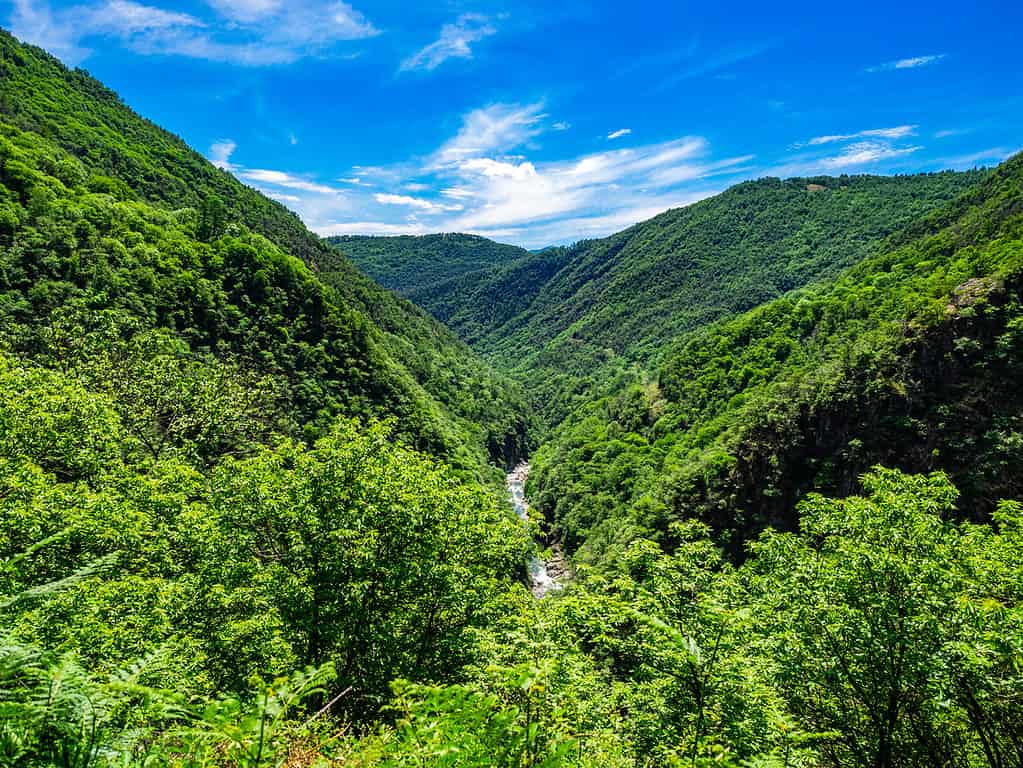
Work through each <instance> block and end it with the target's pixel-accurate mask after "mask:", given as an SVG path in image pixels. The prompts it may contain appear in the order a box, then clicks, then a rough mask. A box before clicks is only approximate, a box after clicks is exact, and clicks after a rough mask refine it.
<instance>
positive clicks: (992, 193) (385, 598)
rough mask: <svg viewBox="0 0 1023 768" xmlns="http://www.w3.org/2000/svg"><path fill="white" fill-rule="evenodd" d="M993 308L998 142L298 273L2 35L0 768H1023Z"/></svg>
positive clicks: (261, 217) (1013, 440)
mask: <svg viewBox="0 0 1023 768" xmlns="http://www.w3.org/2000/svg"><path fill="white" fill-rule="evenodd" d="M419 245H422V246H423V248H424V252H423V253H422V255H421V258H422V259H423V265H424V267H423V269H421V270H417V269H416V264H417V261H416V259H417V258H420V257H419V256H417V253H418V251H417V248H418V247H419ZM399 246H400V247H399ZM449 246H450V247H451V248H452V252H451V254H452V255H451V258H450V262H449V263H448V262H445V254H446V253H447V250H446V249H447V248H448V247H449ZM345 254H348V255H351V257H352V258H353V259H356V260H357V262H358V263H360V264H363V261H362V260H364V259H366V260H370V259H371V260H374V263H376V266H374V267H373V268H372V269H370V267H368V266H366V269H367V271H369V272H370V274H371V275H373V274H376V275H377V276H379V277H380V279H381V280H382V281H384V282H385V284H386V283H387V282H388V281H391V280H393V281H395V282H392V283H391V285H392V286H393V287H395V288H398V289H399V290H400V292H401V293H402V294H403V295H404V296H415V297H417V300H418V301H420V302H421V303H422V307H416V306H414V305H413V304H412V303H410V302H409V301H407V300H405V299H403V298H399V297H397V296H395V295H394V294H392V293H390V292H388V291H387V290H386V289H385V288H384V287H381V286H379V285H377V284H376V283H375V282H373V280H372V279H370V277H365V276H363V275H362V274H361V273H360V272H359V271H358V270H357V269H356V267H355V266H353V265H352V263H351V262H350V261H348V259H347V258H346V256H345ZM390 255H393V256H394V261H393V262H388V258H389V256H390ZM427 266H429V268H427ZM374 270H375V271H374ZM416 275H420V276H421V277H422V284H421V285H416V284H412V283H410V282H408V281H409V279H410V278H411V277H414V276H416ZM653 275H657V279H656V280H655V279H653V278H652V276H653ZM397 281H401V283H400V284H399V283H398V282H397ZM417 291H419V292H418V293H417ZM1021 300H1023V156H1018V157H1016V158H1013V159H1011V160H1009V161H1007V162H1006V163H1004V164H1003V165H1001V166H999V167H998V168H996V169H994V170H989V171H975V172H969V173H941V174H931V175H922V176H906V177H895V178H889V179H886V178H881V177H841V178H836V179H831V178H818V179H796V180H789V181H779V180H776V179H765V180H761V181H758V182H750V183H746V184H742V185H739V186H738V187H735V188H733V189H731V190H729V191H728V192H725V193H724V194H722V195H720V196H718V197H715V198H712V199H709V200H707V201H705V202H703V203H700V204H697V205H693V206H691V207H689V208H686V209H680V210H676V211H669V212H667V213H665V214H663V215H662V216H659V217H657V218H655V219H653V220H651V221H649V222H645V223H643V224H639V225H636V226H635V227H633V228H631V229H629V230H626V231H625V232H623V233H621V234H619V235H615V236H612V237H611V238H608V239H605V240H599V241H586V242H581V243H578V244H576V245H575V246H572V247H569V248H552V249H547V250H545V251H542V252H539V253H535V254H531V253H526V252H523V251H519V250H517V249H512V248H505V247H501V246H496V245H492V244H490V243H489V241H485V240H483V239H482V238H468V237H460V236H438V237H434V238H427V239H425V240H419V239H411V238H409V239H403V240H401V241H395V240H392V239H386V240H378V241H374V240H372V239H370V240H364V239H341V240H340V241H339V242H337V243H335V244H334V245H333V246H332V245H328V244H326V243H324V242H321V241H320V240H319V239H318V238H316V237H315V236H314V235H312V234H311V233H309V232H308V231H307V230H306V229H305V228H304V226H303V225H302V224H301V222H300V221H299V220H298V219H297V218H296V217H295V216H294V215H292V214H290V213H289V212H288V211H286V210H285V209H284V208H283V207H281V206H280V205H278V204H277V203H274V202H271V201H270V200H268V199H266V198H264V197H263V196H262V195H260V194H259V193H258V192H256V191H255V190H252V189H249V188H247V187H245V186H244V185H242V184H241V183H239V182H238V181H237V180H235V179H234V177H233V176H231V175H230V174H229V173H227V172H225V171H222V170H219V169H217V168H215V167H213V166H212V165H211V164H209V163H207V162H206V161H205V160H204V159H203V158H202V157H201V156H200V155H198V154H196V153H194V152H193V151H191V150H190V149H189V148H188V147H187V146H186V145H185V144H184V143H183V142H181V141H180V140H178V139H177V138H175V137H173V136H171V135H170V134H168V133H166V132H164V131H162V130H160V129H159V128H157V127H156V126H154V125H152V124H150V123H148V122H146V121H145V120H144V119H142V118H141V117H139V116H137V115H135V114H134V113H133V112H131V110H129V109H128V108H127V107H126V106H125V105H124V104H123V103H121V102H120V100H119V99H118V98H117V97H116V95H114V94H113V93H111V92H110V91H109V90H107V89H106V88H104V87H103V86H102V85H100V84H99V83H97V82H96V81H95V80H93V79H92V78H90V77H89V76H88V75H87V74H86V73H84V72H82V71H77V70H76V71H70V70H68V69H66V68H64V67H63V66H62V65H61V64H60V63H59V62H57V61H56V60H55V59H53V58H51V57H49V56H48V55H47V54H45V53H43V52H42V51H40V50H38V49H36V48H32V47H29V46H25V45H22V44H21V43H19V42H17V41H16V40H15V39H14V38H12V37H10V36H9V35H7V34H6V33H0V765H4V766H8V765H9V766H18V767H19V768H43V767H44V766H61V767H62V768H94V767H95V768H112V767H113V766H120V767H122V768H123V767H124V766H164V765H167V766H180V767H181V768H186V767H188V768H192V767H196V768H197V767H198V766H218V767H220V766H224V767H226V768H242V767H243V766H246V767H249V766H251V767H253V768H258V767H266V766H289V767H291V768H296V767H298V766H331V765H333V766H365V767H369V766H380V767H381V768H384V767H385V766H386V767H388V768H398V767H405V766H407V767H409V768H411V767H412V766H419V767H422V766H447V767H450V768H456V767H457V768H462V767H468V766H499V767H505V768H526V767H531V766H545V767H546V768H557V767H559V766H564V767H566V768H567V767H569V766H571V767H575V768H605V767H609V768H616V767H620V768H639V767H640V766H643V767H644V768H648V767H655V766H664V767H665V768H668V767H669V766H683V765H684V766H694V767H695V766H735V767H739V766H742V767H743V768H754V767H763V768H766V767H768V766H771V767H785V768H788V767H790V766H791V767H793V768H795V767H796V766H804V767H806V768H811V767H815V766H833V767H834V768H838V767H839V766H842V767H844V766H861V767H862V768H896V766H971V767H972V766H987V767H988V768H1006V767H1008V766H1023V695H1021V691H1023V665H1021V659H1023V578H1021V570H1020V567H1019V563H1020V562H1021V561H1023V504H1021V500H1023V482H1021V478H1023V471H1021V470H1023V466H1021V464H1023V462H1021V459H1023V400H1021V395H1020V393H1019V387H1018V382H1019V381H1020V377H1021V375H1023V310H1021ZM423 307H425V308H427V309H429V311H430V312H432V313H433V315H434V317H431V316H430V315H429V314H427V312H426V311H425V310H424V309H423ZM441 320H443V321H444V322H446V323H448V324H449V325H450V326H451V328H453V329H454V330H455V331H457V332H458V333H459V334H460V335H461V336H462V339H463V340H459V339H458V338H457V337H456V336H455V335H454V333H452V332H451V331H449V330H447V329H446V328H445V327H444V326H442V325H441V324H440V321H441ZM464 340H468V341H470V342H472V344H473V345H474V346H475V351H474V350H473V349H470V347H469V346H467V345H466V343H465V341H464ZM513 349H518V350H519V351H520V353H521V354H513V353H512V350H513ZM527 368H528V370H527ZM554 373H557V374H558V375H557V376H554V375H552V374H554ZM537 413H540V414H542V416H543V418H538V417H537V416H536V414H537ZM522 458H530V460H531V465H532V472H531V474H530V479H529V482H528V486H527V488H528V491H529V494H530V496H531V500H532V502H533V509H532V511H531V517H530V518H529V519H528V520H527V521H526V523H525V524H524V523H523V521H521V520H519V519H518V518H517V517H516V516H515V514H514V512H513V510H512V508H511V505H510V504H509V503H508V501H507V499H506V498H505V491H504V489H503V488H502V487H501V486H500V484H499V479H500V477H501V475H502V474H503V472H504V471H505V470H507V469H509V468H510V467H511V466H513V465H514V464H515V463H516V462H518V461H519V460H520V459H522ZM537 542H540V543H539V544H537ZM548 544H550V545H553V546H555V547H557V548H559V549H560V550H563V551H564V553H565V554H566V556H567V558H568V560H569V564H570V566H571V569H570V570H571V575H570V578H567V579H566V580H565V581H564V582H563V583H562V585H561V586H562V588H561V589H559V590H556V591H554V592H552V593H550V594H549V595H548V596H546V597H544V598H543V599H535V598H534V597H533V595H532V594H531V592H530V589H529V584H528V564H529V563H530V559H531V558H535V557H536V556H538V555H539V556H546V555H544V553H542V552H538V551H537V550H538V548H542V547H544V546H546V545H548Z"/></svg>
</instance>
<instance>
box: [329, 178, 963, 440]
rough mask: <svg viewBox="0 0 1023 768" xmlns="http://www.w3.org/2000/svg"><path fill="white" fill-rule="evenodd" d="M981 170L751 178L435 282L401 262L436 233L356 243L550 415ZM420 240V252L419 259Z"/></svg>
mask: <svg viewBox="0 0 1023 768" xmlns="http://www.w3.org/2000/svg"><path fill="white" fill-rule="evenodd" d="M980 178H981V174H980V173H977V172H967V173H953V172H946V173H936V174H921V175H914V176H895V177H882V176H841V177H835V178H832V177H815V178H807V179H799V178H797V179H788V180H785V181H782V180H779V179H773V178H767V179H761V180H759V181H751V182H746V183H743V184H739V185H737V186H735V187H732V188H731V189H729V190H727V191H726V192H723V193H722V194H720V195H717V196H715V197H712V198H709V199H707V200H704V201H701V202H699V203H696V204H694V205H691V206H688V207H686V208H679V209H675V210H670V211H666V212H665V213H663V214H661V215H659V216H656V217H654V218H653V219H650V220H649V221H645V222H642V223H640V224H637V225H635V226H633V227H630V228H629V229H627V230H625V231H623V232H620V233H618V234H615V235H612V236H610V237H607V238H601V239H597V240H585V241H581V242H578V243H576V244H575V245H573V246H571V247H569V248H552V249H548V250H545V251H542V252H540V253H530V254H524V255H522V257H521V258H518V259H516V260H514V261H511V262H508V263H504V264H501V265H500V266H492V267H491V268H489V269H486V270H483V271H477V272H463V273H462V274H460V275H459V276H456V277H452V278H450V279H448V280H447V281H445V282H439V283H438V282H435V281H434V280H433V279H432V278H431V277H430V276H429V274H430V273H428V272H424V275H423V277H422V280H421V281H419V280H416V278H415V273H414V272H413V271H409V270H408V266H407V265H409V264H411V263H417V262H419V261H421V262H422V263H424V264H434V263H436V261H437V260H438V259H440V260H443V259H444V253H446V250H445V243H446V242H447V241H445V240H444V239H443V236H441V238H440V239H432V240H431V239H416V238H408V239H404V240H402V241H401V244H402V248H401V249H400V250H398V249H394V250H387V244H388V243H389V239H383V238H381V239H376V240H375V241H374V240H370V241H364V242H363V243H362V244H361V246H360V247H361V248H363V249H368V248H369V245H370V243H373V242H376V243H377V245H375V246H374V248H375V251H374V253H375V254H376V256H377V257H378V258H384V257H385V256H387V255H388V254H391V256H390V257H389V258H396V261H393V262H390V263H394V264H395V266H394V267H393V269H394V270H397V269H399V268H400V269H402V270H404V271H403V274H405V275H406V277H405V278H404V282H403V284H402V290H403V291H404V293H405V295H407V296H408V297H409V298H411V299H413V300H415V301H418V302H419V303H420V305H421V306H423V307H425V308H427V309H428V310H429V311H431V312H432V313H433V314H434V315H435V316H436V317H438V318H440V319H441V320H442V321H444V322H445V323H446V324H447V325H448V326H449V327H450V328H452V329H453V330H454V331H456V332H457V333H458V334H459V335H460V336H461V337H462V338H463V339H465V340H467V341H469V342H470V343H471V344H472V345H473V346H474V347H475V348H476V349H477V350H478V351H479V352H481V353H482V354H483V355H484V356H486V357H487V358H489V359H490V360H492V361H493V362H495V363H496V364H497V365H498V366H499V367H500V368H503V369H504V370H507V371H512V372H514V373H515V374H516V375H517V376H518V377H519V378H520V380H522V381H524V382H525V383H526V384H527V388H528V389H529V390H530V393H531V394H532V395H533V397H534V398H535V400H536V402H537V403H538V404H539V405H540V406H541V407H542V409H543V411H544V413H545V415H546V416H547V417H548V418H549V419H550V420H551V421H553V422H557V421H558V420H560V419H561V418H563V417H564V416H565V415H566V414H568V413H569V412H570V411H571V409H572V408H573V407H575V406H576V405H579V404H581V403H584V402H586V401H587V400H588V399H589V398H590V396H591V395H592V394H593V393H596V392H600V391H605V390H606V388H607V387H608V386H609V385H610V383H611V382H613V381H615V380H616V379H617V378H619V377H620V376H622V375H626V376H631V375H633V374H632V371H633V370H634V366H635V365H637V364H638V365H640V366H646V365H648V364H652V363H654V362H655V361H656V360H657V359H659V357H660V355H661V353H662V351H663V350H664V348H665V346H666V345H667V344H669V343H670V342H671V341H672V340H673V339H675V338H676V337H677V336H678V335H679V334H681V333H685V332H688V331H691V330H693V329H696V328H699V327H701V326H703V325H706V324H708V323H711V322H714V321H715V320H718V319H721V318H725V317H730V316H734V315H737V314H740V313H742V312H745V311H747V310H749V309H752V308H753V307H756V306H758V305H760V304H763V303H764V302H767V301H770V300H772V299H775V298H778V297H779V296H782V295H783V294H785V293H786V292H788V291H791V290H793V289H796V288H799V287H802V286H805V285H808V284H810V283H813V282H817V281H821V280H826V279H828V278H830V277H833V276H835V275H836V274H838V273H839V272H840V271H841V270H842V269H845V268H847V267H849V266H851V265H853V264H855V263H857V262H858V261H859V260H861V259H862V258H864V257H865V256H866V255H868V254H869V253H871V252H872V251H873V250H874V249H876V248H877V247H878V246H879V245H880V244H881V243H882V242H883V241H884V239H885V238H886V237H888V236H889V235H891V234H892V233H893V232H895V231H897V230H898V229H900V228H901V227H904V226H906V225H907V224H909V223H911V222H913V221H914V220H916V219H917V218H919V217H921V216H923V215H926V214H927V213H929V212H931V211H933V210H935V209H936V208H938V207H940V206H942V205H944V204H945V203H947V202H948V201H950V200H952V199H953V198H954V197H956V196H957V195H959V194H960V193H962V192H963V191H964V190H966V189H968V188H969V187H970V186H971V185H973V184H976V183H977V181H978V180H979V179H980ZM454 242H455V243H459V242H460V241H458V240H456V241H454ZM420 244H422V245H424V246H425V245H429V246H430V250H429V251H428V252H426V251H424V252H422V253H420V252H419V251H417V250H416V249H417V248H418V246H419V245H420ZM382 248H383V249H382ZM497 248H499V246H496V244H491V245H490V246H487V252H490V251H491V250H494V249H497ZM500 248H506V247H505V246H500ZM348 250H351V249H348ZM451 253H452V255H451V259H452V263H453V264H455V265H459V264H462V263H464V260H465V257H464V255H462V254H463V250H462V249H461V247H460V246H459V247H455V248H452V251H451ZM512 253H514V249H508V250H503V251H502V254H508V255H510V254H512ZM355 258H356V261H357V262H358V263H360V264H361V265H365V264H366V263H367V261H368V257H366V256H362V257H355ZM477 263H478V262H477ZM379 269H382V268H379ZM454 269H459V267H457V266H456V267H455V268H454ZM370 274H373V272H372V270H370Z"/></svg>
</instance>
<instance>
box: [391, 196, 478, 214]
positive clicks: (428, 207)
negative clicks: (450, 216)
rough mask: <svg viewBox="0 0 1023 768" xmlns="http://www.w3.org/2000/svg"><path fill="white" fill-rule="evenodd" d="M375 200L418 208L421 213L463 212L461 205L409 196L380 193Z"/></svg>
mask: <svg viewBox="0 0 1023 768" xmlns="http://www.w3.org/2000/svg"><path fill="white" fill-rule="evenodd" d="M373 199H374V200H376V201H377V202H378V203H380V204H381V205H403V206H406V207H409V208H417V209H419V210H421V211H428V212H430V213H435V212H439V211H460V210H462V206H461V205H449V204H445V203H433V202H430V201H429V200H423V199H422V198H418V197H411V196H409V195H388V194H380V193H378V194H375V195H373Z"/></svg>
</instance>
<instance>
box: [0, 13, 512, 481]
mask: <svg viewBox="0 0 1023 768" xmlns="http://www.w3.org/2000/svg"><path fill="white" fill-rule="evenodd" d="M82 115H90V116H91V117H90V118H89V119H88V120H83V119H82V118H81V116H82ZM0 211H2V213H0V245H2V246H3V248H2V250H0V338H2V339H3V340H4V341H5V342H6V346H7V347H8V348H12V349H15V350H16V351H18V352H19V353H21V354H23V355H25V356H29V357H32V358H35V359H41V360H44V361H46V362H47V363H50V364H54V365H61V364H63V363H64V362H65V358H66V356H67V355H68V354H73V355H76V356H78V357H92V356H94V355H96V354H107V351H108V348H109V347H111V346H113V347H118V345H120V346H121V347H125V346H131V345H133V344H134V345H136V346H137V345H138V344H140V343H142V342H137V341H133V340H132V337H133V336H135V335H137V334H146V333H147V332H151V331H155V330H159V331H163V332H165V336H164V338H165V339H166V341H165V342H163V343H164V344H165V345H167V344H171V343H174V342H179V346H180V351H179V352H177V353H176V354H178V355H179V356H180V357H181V358H182V359H183V360H182V362H181V363H180V365H186V364H187V363H186V362H184V358H187V357H189V356H195V357H197V358H201V359H208V358H211V357H212V358H217V359H219V360H221V361H225V362H229V363H230V364H231V365H232V366H234V367H235V368H237V369H238V370H240V371H242V372H243V374H244V375H243V376H242V380H245V379H249V380H264V381H266V382H267V383H268V387H269V389H270V390H272V391H273V392H274V397H273V399H272V401H267V399H262V402H260V403H259V406H260V407H262V408H263V409H264V410H268V411H269V413H267V421H268V422H270V423H272V424H273V426H274V427H275V428H277V429H281V430H283V431H287V432H288V433H290V434H293V435H296V436H303V437H307V438H315V437H316V436H318V435H320V434H322V433H323V432H324V430H325V429H326V428H327V427H328V425H329V424H330V422H331V421H332V419H333V418H334V417H335V416H337V415H346V416H356V417H360V418H369V417H378V418H379V417H396V418H397V419H398V420H399V423H400V425H401V427H400V428H401V431H402V434H403V436H404V437H405V438H407V439H409V440H410V441H412V442H414V443H415V444H416V445H417V446H418V447H420V448H422V449H423V450H427V451H430V452H432V453H435V454H438V455H443V456H445V457H447V458H449V459H450V460H451V461H452V462H453V463H455V464H457V465H459V466H460V467H461V468H463V469H465V470H466V471H467V472H471V473H475V474H477V475H483V474H486V473H488V471H489V470H487V469H486V467H485V465H486V462H487V460H493V461H495V462H500V463H513V462H514V461H516V460H517V459H518V457H519V455H520V454H521V453H522V452H523V451H525V450H526V449H527V447H528V444H529V440H530V438H529V436H528V431H529V425H528V421H529V420H528V419H525V418H523V417H522V416H521V415H520V414H522V413H524V412H525V410H526V409H525V408H524V407H523V406H522V403H523V398H522V394H521V391H520V390H519V389H518V388H517V387H515V386H514V385H512V384H510V383H509V382H508V381H507V380H505V379H504V378H502V377H500V376H498V375H496V374H494V373H492V372H491V371H490V370H489V369H488V368H487V367H486V366H485V365H484V364H482V363H481V362H480V361H479V360H478V359H477V358H476V357H475V356H474V355H473V354H472V353H471V352H470V351H469V350H468V349H467V348H466V347H465V346H464V345H463V344H461V343H459V342H458V341H457V340H456V339H455V338H454V337H453V336H452V335H451V334H450V333H448V332H446V331H444V330H443V329H442V328H441V327H440V326H439V325H438V324H437V323H436V322H435V321H433V320H431V319H430V318H428V317H427V316H426V315H425V313H423V312H421V311H419V310H417V309H415V308H414V307H412V306H411V305H409V304H408V303H406V302H402V301H400V300H398V299H396V298H395V297H394V296H393V295H391V294H389V293H387V292H386V291H384V290H382V289H381V288H379V287H378V286H376V285H374V284H373V283H372V282H371V281H369V280H368V279H367V278H365V277H363V276H362V275H360V274H359V273H358V272H356V270H355V269H354V268H353V267H352V266H351V265H350V264H349V263H348V262H347V261H345V260H344V259H343V258H341V257H340V256H339V255H338V253H337V252H336V251H335V250H333V249H331V248H328V247H327V246H326V245H324V244H323V243H321V242H320V241H319V239H318V238H316V237H315V236H314V235H312V234H311V233H309V232H308V231H306V230H305V229H304V227H302V225H301V223H300V222H299V221H298V219H297V218H296V217H295V216H294V215H292V214H290V213H289V212H287V211H286V210H285V209H284V208H283V207H282V206H280V205H279V204H277V203H274V202H272V201H270V200H268V199H267V198H265V197H263V196H262V195H260V194H258V193H257V192H256V191H255V190H252V189H249V188H247V187H245V186H244V185H242V184H241V183H239V182H238V181H237V180H235V179H234V178H233V177H232V176H231V175H229V174H227V173H225V172H223V171H221V170H219V169H216V168H214V167H213V166H212V165H210V164H209V163H208V162H207V161H206V160H205V159H204V158H202V157H201V156H200V155H198V154H197V153H195V152H192V151H191V150H190V149H188V148H187V147H186V146H185V145H184V144H183V143H182V142H181V141H180V140H178V139H177V138H175V137H173V136H170V135H169V134H167V133H166V132H164V131H161V130H160V129H158V128H156V127H155V126H153V125H151V124H150V123H147V122H146V121H144V120H143V119H141V118H140V117H138V116H137V115H135V114H134V113H132V112H131V111H130V110H129V109H127V107H125V106H124V105H123V104H122V103H121V102H120V101H119V100H118V99H117V98H116V96H114V94H112V93H110V92H109V91H107V90H106V89H104V88H103V87H102V86H100V85H99V84H98V83H96V82H95V81H93V80H91V79H90V78H89V77H88V76H87V75H85V73H83V72H69V71H68V70H66V69H64V68H63V67H62V66H61V65H60V64H59V63H58V62H57V61H56V60H54V59H52V58H51V57H49V56H47V55H46V54H45V53H43V52H42V51H39V50H38V49H34V48H30V47H28V46H22V45H19V44H18V43H17V42H15V41H14V39H13V38H11V37H10V36H9V35H7V34H6V33H3V32H0ZM83 345H85V347H86V348H85V349H82V346H83ZM116 354H117V355H118V356H121V357H124V356H125V354H126V353H124V351H123V349H118V351H117V352H116ZM139 372H140V373H141V371H139ZM196 373H199V371H196ZM211 385H212V383H211ZM153 386H161V385H160V384H158V383H157V382H156V381H154V382H153ZM464 392H473V396H471V397H465V396H464V395H463V394H461V393H464ZM229 395H230V393H229V392H227V391H226V390H224V391H222V396H223V397H225V398H226V397H228V396H229ZM253 405H254V404H253ZM211 439H213V437H212V436H211Z"/></svg>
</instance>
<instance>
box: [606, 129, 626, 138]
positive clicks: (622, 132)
mask: <svg viewBox="0 0 1023 768" xmlns="http://www.w3.org/2000/svg"><path fill="white" fill-rule="evenodd" d="M630 133H632V129H631V128H619V129H618V130H617V131H612V132H611V133H609V134H608V135H607V139H608V141H614V140H615V139H620V138H622V137H623V136H628V135H629V134H630Z"/></svg>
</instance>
